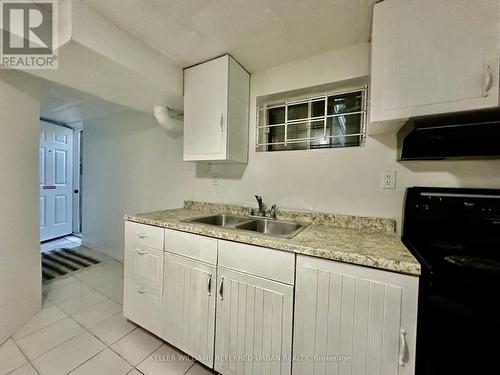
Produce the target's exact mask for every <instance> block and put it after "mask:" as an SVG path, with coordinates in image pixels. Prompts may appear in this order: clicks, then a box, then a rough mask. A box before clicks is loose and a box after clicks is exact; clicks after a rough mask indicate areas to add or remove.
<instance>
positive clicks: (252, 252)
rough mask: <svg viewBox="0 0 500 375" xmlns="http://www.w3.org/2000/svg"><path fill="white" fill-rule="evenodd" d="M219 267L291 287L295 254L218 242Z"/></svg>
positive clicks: (235, 243)
mask: <svg viewBox="0 0 500 375" xmlns="http://www.w3.org/2000/svg"><path fill="white" fill-rule="evenodd" d="M218 264H219V266H222V267H225V268H229V269H233V270H235V271H240V272H245V273H249V274H252V275H256V276H260V277H264V278H266V279H270V280H275V281H279V282H282V283H286V284H291V285H293V283H294V278H295V254H293V253H290V252H287V251H280V250H274V249H269V248H266V247H261V246H253V245H247V244H243V243H238V242H232V241H222V240H219V263H218Z"/></svg>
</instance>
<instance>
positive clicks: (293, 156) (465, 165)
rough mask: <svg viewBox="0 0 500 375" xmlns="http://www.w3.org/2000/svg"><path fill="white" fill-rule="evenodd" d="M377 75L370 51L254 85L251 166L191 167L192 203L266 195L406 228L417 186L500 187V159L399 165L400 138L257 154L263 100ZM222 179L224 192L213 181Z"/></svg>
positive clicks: (330, 57) (332, 57)
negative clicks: (405, 210)
mask: <svg viewBox="0 0 500 375" xmlns="http://www.w3.org/2000/svg"><path fill="white" fill-rule="evenodd" d="M368 74H369V45H368V44H360V45H357V46H353V47H350V48H347V49H344V50H337V51H333V52H328V53H325V54H322V55H319V56H315V57H312V58H309V59H305V60H300V61H296V62H293V63H289V64H286V65H282V66H279V67H275V68H272V69H269V70H266V71H263V72H259V73H255V74H253V75H252V76H251V81H250V100H251V103H250V137H249V139H250V146H249V162H248V165H247V166H239V167H238V166H211V167H208V166H204V167H201V166H199V165H198V166H197V167H195V166H194V165H189V166H188V168H189V169H190V171H189V177H188V178H190V179H191V181H192V182H191V183H189V189H186V193H185V197H186V198H190V199H198V200H207V201H215V202H228V203H246V204H256V203H255V200H254V198H253V195H254V194H260V195H262V196H263V197H264V201H265V202H267V203H268V204H272V203H277V204H278V207H287V208H300V209H310V210H318V211H325V212H333V213H342V214H352V215H368V216H383V217H392V218H396V219H397V220H398V223H399V224H400V222H401V211H402V202H403V198H404V192H405V188H406V187H408V186H414V185H432V186H467V187H492V188H494V187H496V188H500V160H495V161H443V162H413V163H406V164H400V163H397V162H396V136H395V134H387V135H382V136H377V137H376V138H375V137H368V141H367V143H366V146H365V147H361V148H349V149H329V150H313V151H291V152H277V153H256V152H255V125H256V124H255V123H256V120H255V118H256V116H255V110H256V97H258V96H262V95H269V94H273V93H277V92H283V91H288V90H295V89H299V88H304V87H308V86H315V85H319V84H324V83H328V82H336V81H342V80H346V79H350V78H356V77H361V76H365V75H368ZM386 169H393V170H396V180H397V189H396V190H382V189H381V188H380V183H381V175H382V173H383V171H384V170H386ZM214 174H219V175H220V176H221V178H220V180H219V184H218V185H213V184H212V180H211V177H212V176H213V175H214Z"/></svg>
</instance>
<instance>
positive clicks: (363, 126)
mask: <svg viewBox="0 0 500 375" xmlns="http://www.w3.org/2000/svg"><path fill="white" fill-rule="evenodd" d="M355 92H361V110H360V111H353V112H345V113H341V114H331V115H329V114H328V97H331V96H339V95H344V94H345V95H347V94H351V93H355ZM317 101H324V103H325V105H324V107H325V112H324V114H323V115H322V116H316V117H311V106H312V103H313V102H317ZM304 103H307V104H308V117H305V118H300V119H294V120H290V121H289V120H288V107H289V106H292V105H297V104H304ZM281 107H282V108H284V110H285V121H284V122H283V123H280V124H272V125H268V118H267V113H268V110H269V109H273V108H281ZM367 108H368V86H366V85H365V86H363V87H360V88H357V89H352V90H348V91H329V92H326V93H322V94H316V95H312V96H308V97H306V98H300V99H294V100H285V101H279V102H277V101H273V102H271V103H267V104H264V105H262V106H257V121H256V124H257V126H256V131H255V150H256V151H257V152H276V151H269V150H268V149H267V148H268V147H269V146H274V145H284V146H287V145H288V144H292V143H307V144H308V148H307V149H300V150H302V151H305V150H310V144H311V142H313V141H325V140H327V139H329V138H341V137H346V136H348V137H354V136H359V137H360V142H359V146H362V145H363V144H364V143H365V142H366V130H367V118H368V116H367V112H368V110H367ZM262 111H263V116H261V112H262ZM355 114H361V123H360V132H359V133H352V134H347V135H327V122H328V119H329V118H333V117H340V116H349V115H355ZM261 118H263V119H264V121H263V122H264V124H261V123H260V120H261ZM318 121H323V124H324V125H323V136H322V137H314V138H311V123H312V122H318ZM302 123H307V137H306V138H295V139H291V140H289V139H288V131H287V130H288V125H293V124H302ZM277 126H284V130H285V132H284V133H285V134H284V140H283V142H263V143H259V133H260V131H261V130H262V129H264V130H265V131H266V132H269V129H270V128H272V127H277ZM359 146H356V147H359ZM261 148H266V149H261ZM325 148H327V149H333V148H339V147H325ZM340 148H343V147H340ZM315 149H316V148H315ZM317 149H320V148H317ZM280 151H288V150H280Z"/></svg>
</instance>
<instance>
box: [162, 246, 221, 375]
mask: <svg viewBox="0 0 500 375" xmlns="http://www.w3.org/2000/svg"><path fill="white" fill-rule="evenodd" d="M164 270H165V282H164V285H165V287H164V294H163V314H162V316H163V319H164V330H163V334H162V335H161V337H162V338H163V339H164V340H165V341H168V342H169V343H171V344H173V345H175V346H176V347H178V348H179V349H181V350H182V351H184V352H186V353H187V354H189V355H192V356H194V357H195V358H196V359H197V360H198V361H200V362H202V363H203V364H204V365H206V366H208V367H213V357H214V335H215V298H216V282H217V280H216V277H217V275H216V267H215V266H212V265H209V264H206V263H203V262H200V261H194V260H191V259H188V258H185V257H182V256H178V255H175V254H170V253H168V252H166V253H165V267H164Z"/></svg>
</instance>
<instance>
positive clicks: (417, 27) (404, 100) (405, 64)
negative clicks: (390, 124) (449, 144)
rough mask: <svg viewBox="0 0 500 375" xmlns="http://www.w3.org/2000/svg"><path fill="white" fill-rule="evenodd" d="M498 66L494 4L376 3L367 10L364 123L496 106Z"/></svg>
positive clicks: (499, 12) (484, 0)
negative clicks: (368, 32) (368, 38)
mask: <svg viewBox="0 0 500 375" xmlns="http://www.w3.org/2000/svg"><path fill="white" fill-rule="evenodd" d="M499 62H500V2H499V1H498V0H457V1H452V2H449V1H435V0H385V1H383V2H380V3H378V4H376V5H375V6H374V11H373V35H372V69H371V106H370V114H371V122H372V123H376V122H385V121H391V120H404V119H407V118H409V117H414V116H421V115H430V114H436V113H445V112H456V111H465V110H473V109H480V108H487V107H496V106H498V105H499V83H498V81H499V70H500V65H499ZM371 126H372V128H375V129H376V127H377V126H378V124H372V125H371ZM371 131H373V129H371Z"/></svg>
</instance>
